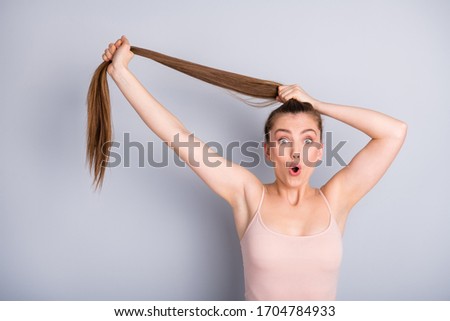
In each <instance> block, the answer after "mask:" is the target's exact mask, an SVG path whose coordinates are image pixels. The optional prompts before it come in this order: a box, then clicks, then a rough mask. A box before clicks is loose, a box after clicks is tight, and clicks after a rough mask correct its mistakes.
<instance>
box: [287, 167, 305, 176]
mask: <svg viewBox="0 0 450 321" xmlns="http://www.w3.org/2000/svg"><path fill="white" fill-rule="evenodd" d="M301 172H302V168H301V167H300V165H292V166H291V167H289V174H291V176H298V175H300V173H301Z"/></svg>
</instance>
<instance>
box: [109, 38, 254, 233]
mask: <svg viewBox="0 0 450 321" xmlns="http://www.w3.org/2000/svg"><path fill="white" fill-rule="evenodd" d="M132 57H133V53H132V52H131V51H130V46H129V43H128V40H127V39H126V38H125V37H122V38H121V39H119V40H118V41H117V42H116V43H115V44H110V46H109V47H108V49H107V50H106V51H105V54H104V57H103V59H104V60H105V61H109V60H111V59H112V63H111V64H110V65H109V67H108V73H109V74H110V76H111V77H112V78H113V80H114V81H115V83H116V84H117V86H118V87H119V89H120V90H121V91H122V93H123V95H124V96H125V98H126V99H127V100H128V101H129V102H130V104H131V106H133V108H134V109H135V110H136V112H137V113H138V114H139V116H140V117H141V118H142V120H143V121H144V122H145V124H146V125H147V126H148V127H149V128H150V129H151V130H152V131H153V132H154V133H155V134H156V135H157V136H158V137H160V138H161V139H162V140H163V141H164V142H166V143H167V144H168V145H169V146H170V147H171V148H173V149H174V150H175V152H176V153H177V154H178V155H179V156H180V158H181V159H182V160H183V161H185V162H186V163H187V164H188V165H189V166H190V168H191V169H192V170H193V171H194V172H195V173H196V174H197V175H198V176H199V177H200V178H201V179H202V180H203V181H204V182H205V183H206V184H207V185H208V186H209V187H210V188H211V189H212V190H213V191H214V192H216V193H217V194H218V195H219V196H221V197H222V198H224V199H225V200H226V201H227V202H228V203H229V204H230V205H231V206H232V207H233V208H234V209H235V211H234V212H235V221H236V224H237V225H238V226H239V225H242V226H246V222H247V219H248V217H246V216H245V214H242V217H236V213H246V211H243V210H242V209H239V210H237V208H238V207H242V206H244V205H243V204H244V203H245V201H243V199H245V195H246V193H248V191H249V190H252V191H253V190H255V188H256V189H257V190H258V193H260V191H261V189H262V186H261V183H260V181H259V180H258V179H257V178H256V177H255V176H254V175H253V174H252V173H251V172H250V171H248V170H246V169H245V168H243V167H241V166H239V165H237V164H234V163H232V162H229V161H227V160H226V159H224V158H223V157H221V156H220V155H218V154H216V153H215V152H214V151H213V150H212V149H210V148H209V147H208V146H207V145H206V144H205V143H203V142H202V141H201V140H199V139H198V138H197V137H195V136H194V135H193V134H192V133H191V132H190V131H189V130H188V129H186V128H185V126H184V125H183V124H182V123H181V122H180V120H179V119H178V118H177V117H175V115H173V114H172V113H171V112H170V111H169V110H167V109H166V108H165V107H164V106H163V105H162V104H160V103H159V102H158V101H157V100H156V99H155V98H154V97H153V96H152V95H151V94H150V93H149V92H148V91H147V90H146V89H145V88H144V86H142V84H141V83H140V82H139V81H138V80H137V79H136V77H135V76H134V75H133V74H132V73H131V72H130V71H129V69H128V62H129V61H130V60H131V58H132Z"/></svg>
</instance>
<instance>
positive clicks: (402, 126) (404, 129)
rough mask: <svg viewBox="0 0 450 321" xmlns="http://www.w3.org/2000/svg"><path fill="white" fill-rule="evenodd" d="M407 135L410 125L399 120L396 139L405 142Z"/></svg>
mask: <svg viewBox="0 0 450 321" xmlns="http://www.w3.org/2000/svg"><path fill="white" fill-rule="evenodd" d="M407 133H408V124H407V123H405V122H404V121H401V120H399V121H398V124H397V126H396V129H395V133H394V135H395V138H398V139H401V140H404V139H405V137H406V134H407Z"/></svg>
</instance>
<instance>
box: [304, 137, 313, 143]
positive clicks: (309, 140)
mask: <svg viewBox="0 0 450 321" xmlns="http://www.w3.org/2000/svg"><path fill="white" fill-rule="evenodd" d="M312 142H313V140H312V139H311V138H306V139H305V144H311V143H312Z"/></svg>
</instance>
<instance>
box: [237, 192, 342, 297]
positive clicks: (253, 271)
mask: <svg viewBox="0 0 450 321" xmlns="http://www.w3.org/2000/svg"><path fill="white" fill-rule="evenodd" d="M264 190H265V188H264V189H263V193H262V196H261V201H260V203H259V206H258V209H257V211H256V214H255V215H254V217H253V219H252V220H251V222H250V224H249V225H248V227H247V230H246V231H245V233H244V236H243V237H242V239H241V249H242V258H243V264H244V278H245V299H246V300H264V301H271V300H285V301H289V300H335V299H336V289H337V281H338V275H339V268H340V265H341V259H342V235H341V232H340V230H339V227H338V225H337V223H336V221H335V219H334V217H333V215H332V214H331V208H330V205H329V203H328V201H327V199H326V197H325V195H323V193H322V191H321V190H320V189H319V192H320V195H322V197H323V200H324V202H325V204H326V205H327V208H328V211H329V214H330V220H329V224H328V227H327V228H326V229H325V230H324V231H322V232H320V233H318V234H313V235H308V236H290V235H285V234H281V233H277V232H275V231H272V230H270V229H269V228H268V227H267V226H266V225H265V224H264V222H263V221H262V219H261V214H260V209H261V205H262V202H263V199H264Z"/></svg>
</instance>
